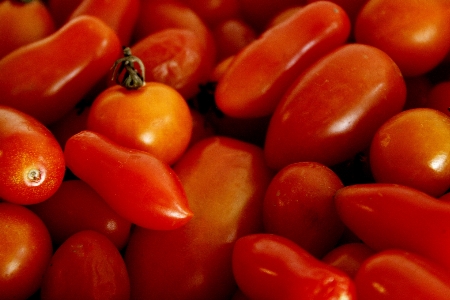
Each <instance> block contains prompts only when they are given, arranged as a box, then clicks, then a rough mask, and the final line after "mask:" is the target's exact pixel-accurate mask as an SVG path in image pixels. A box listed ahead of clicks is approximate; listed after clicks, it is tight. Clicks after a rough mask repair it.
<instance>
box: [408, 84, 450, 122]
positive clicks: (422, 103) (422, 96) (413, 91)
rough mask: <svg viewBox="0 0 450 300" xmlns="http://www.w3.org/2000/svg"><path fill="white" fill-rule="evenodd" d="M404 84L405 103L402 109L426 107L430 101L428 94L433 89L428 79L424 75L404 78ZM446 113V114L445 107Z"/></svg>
mask: <svg viewBox="0 0 450 300" xmlns="http://www.w3.org/2000/svg"><path fill="white" fill-rule="evenodd" d="M405 83H406V91H407V92H406V103H405V106H404V108H403V109H404V110H406V109H411V108H419V107H427V105H429V101H430V100H429V98H430V92H431V89H432V87H433V84H432V83H431V81H430V79H429V78H428V77H426V76H425V75H420V76H414V77H406V78H405ZM446 111H447V112H448V110H447V107H446ZM449 115H450V114H449Z"/></svg>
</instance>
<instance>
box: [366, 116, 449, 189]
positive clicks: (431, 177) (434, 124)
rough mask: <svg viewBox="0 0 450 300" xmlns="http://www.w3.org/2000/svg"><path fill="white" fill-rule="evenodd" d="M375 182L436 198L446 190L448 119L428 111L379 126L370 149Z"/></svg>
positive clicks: (392, 119)
mask: <svg viewBox="0 0 450 300" xmlns="http://www.w3.org/2000/svg"><path fill="white" fill-rule="evenodd" d="M369 161H370V167H371V170H372V174H373V177H374V178H375V180H376V181H377V182H387V183H398V184H402V185H407V186H410V187H413V188H416V189H418V190H421V191H423V192H425V193H428V194H430V195H432V196H435V197H438V196H440V195H442V194H444V193H445V192H446V191H447V189H449V188H450V163H449V161H450V118H449V116H447V115H445V114H444V113H442V112H439V111H437V110H434V109H430V108H416V109H410V110H407V111H403V112H401V113H399V114H397V115H395V116H393V117H392V118H391V119H389V120H388V121H387V122H386V123H384V124H383V126H381V127H380V128H379V129H378V131H377V132H376V134H375V136H374V138H373V140H372V144H371V147H370V159H369Z"/></svg>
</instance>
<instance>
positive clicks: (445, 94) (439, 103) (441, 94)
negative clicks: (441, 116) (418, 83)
mask: <svg viewBox="0 0 450 300" xmlns="http://www.w3.org/2000/svg"><path fill="white" fill-rule="evenodd" d="M449 93H450V81H443V82H439V83H437V84H435V85H434V86H433V87H431V88H430V91H429V94H428V100H427V101H426V104H425V105H424V106H426V107H429V108H433V109H436V110H439V111H441V112H443V113H445V114H446V115H447V116H449V117H450V111H449V110H448V108H449V107H450V105H449V104H450V96H449V95H450V94H449Z"/></svg>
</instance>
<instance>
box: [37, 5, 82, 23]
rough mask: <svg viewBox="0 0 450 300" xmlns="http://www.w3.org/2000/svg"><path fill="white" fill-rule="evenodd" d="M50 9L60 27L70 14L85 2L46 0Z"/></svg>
mask: <svg viewBox="0 0 450 300" xmlns="http://www.w3.org/2000/svg"><path fill="white" fill-rule="evenodd" d="M46 2H47V6H48V9H49V11H50V13H51V15H52V17H53V20H55V23H56V26H57V27H58V28H59V27H61V26H62V25H64V24H65V23H66V22H67V19H68V18H69V16H70V14H71V13H72V12H73V11H74V10H75V9H76V8H77V7H78V5H80V4H81V2H83V0H71V1H67V0H46Z"/></svg>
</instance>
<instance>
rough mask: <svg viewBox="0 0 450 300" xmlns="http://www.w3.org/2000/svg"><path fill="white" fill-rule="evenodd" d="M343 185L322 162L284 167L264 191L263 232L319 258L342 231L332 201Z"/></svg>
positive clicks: (337, 238)
mask: <svg viewBox="0 0 450 300" xmlns="http://www.w3.org/2000/svg"><path fill="white" fill-rule="evenodd" d="M342 187H343V184H342V182H341V180H340V179H339V177H338V176H337V175H336V174H335V173H334V172H333V171H331V170H330V169H329V168H328V167H326V166H324V165H322V164H319V163H315V162H300V163H294V164H290V165H288V166H286V167H285V168H283V169H281V170H280V171H279V172H278V173H277V174H276V175H275V177H274V178H273V179H272V181H271V183H270V185H269V187H268V188H267V191H266V194H265V198H264V204H263V212H264V225H265V226H264V228H265V231H266V232H268V233H274V234H277V235H280V236H284V237H286V238H289V239H290V240H292V241H294V242H295V243H297V244H298V245H299V246H301V247H302V248H303V249H305V250H306V251H308V252H309V253H311V254H312V255H314V256H316V257H322V256H323V255H325V253H326V252H328V251H330V250H331V249H332V248H333V247H334V246H335V245H336V244H337V242H338V240H339V238H340V237H341V235H342V233H343V232H344V224H343V223H342V222H341V220H340V219H339V216H338V214H337V211H336V208H335V207H334V201H333V200H334V194H335V193H336V191H337V190H338V189H340V188H342Z"/></svg>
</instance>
